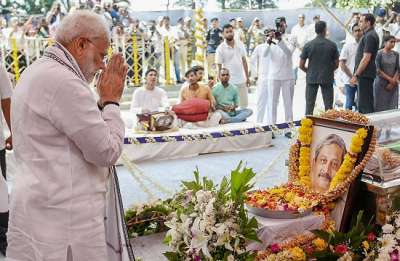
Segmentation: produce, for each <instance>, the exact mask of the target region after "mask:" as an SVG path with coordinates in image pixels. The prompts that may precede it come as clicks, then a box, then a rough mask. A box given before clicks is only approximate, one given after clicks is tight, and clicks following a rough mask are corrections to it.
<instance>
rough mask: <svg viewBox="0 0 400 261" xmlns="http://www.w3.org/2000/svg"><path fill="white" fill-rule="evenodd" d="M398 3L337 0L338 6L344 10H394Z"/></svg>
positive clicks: (396, 0)
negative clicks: (373, 8)
mask: <svg viewBox="0 0 400 261" xmlns="http://www.w3.org/2000/svg"><path fill="white" fill-rule="evenodd" d="M398 2H399V1H398V0H389V1H388V0H337V4H338V6H339V7H342V8H372V7H386V8H392V7H394V6H395V5H396V3H398Z"/></svg>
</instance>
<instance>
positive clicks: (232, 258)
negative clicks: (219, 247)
mask: <svg viewBox="0 0 400 261" xmlns="http://www.w3.org/2000/svg"><path fill="white" fill-rule="evenodd" d="M227 261H235V257H234V256H232V255H229V256H228V258H227Z"/></svg>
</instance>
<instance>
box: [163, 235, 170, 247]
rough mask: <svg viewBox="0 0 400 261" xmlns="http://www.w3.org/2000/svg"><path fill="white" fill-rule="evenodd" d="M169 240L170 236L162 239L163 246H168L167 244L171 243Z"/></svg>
mask: <svg viewBox="0 0 400 261" xmlns="http://www.w3.org/2000/svg"><path fill="white" fill-rule="evenodd" d="M171 240H172V236H171V235H166V236H165V237H164V239H163V244H164V245H169V243H170V242H171Z"/></svg>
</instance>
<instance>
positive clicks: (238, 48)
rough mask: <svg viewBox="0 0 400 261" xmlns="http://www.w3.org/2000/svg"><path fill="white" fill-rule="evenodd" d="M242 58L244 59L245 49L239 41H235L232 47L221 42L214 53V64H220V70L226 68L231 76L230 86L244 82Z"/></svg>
mask: <svg viewBox="0 0 400 261" xmlns="http://www.w3.org/2000/svg"><path fill="white" fill-rule="evenodd" d="M243 58H244V59H246V48H245V47H244V45H243V43H242V42H240V41H235V43H234V46H233V47H230V46H229V45H228V44H227V43H226V41H224V42H222V43H221V44H220V45H219V46H218V47H217V50H216V52H215V63H216V64H221V65H222V68H227V69H228V70H229V74H230V76H231V78H230V82H231V83H232V84H241V83H244V82H246V75H245V72H244V67H243Z"/></svg>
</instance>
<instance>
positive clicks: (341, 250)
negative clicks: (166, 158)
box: [335, 244, 348, 255]
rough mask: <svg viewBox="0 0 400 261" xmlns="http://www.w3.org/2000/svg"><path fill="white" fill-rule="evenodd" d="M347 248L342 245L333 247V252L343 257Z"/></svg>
mask: <svg viewBox="0 0 400 261" xmlns="http://www.w3.org/2000/svg"><path fill="white" fill-rule="evenodd" d="M347 250H348V248H347V246H346V245H344V244H339V245H337V246H336V247H335V252H336V253H338V254H339V255H344V254H345V253H346V252H347Z"/></svg>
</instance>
